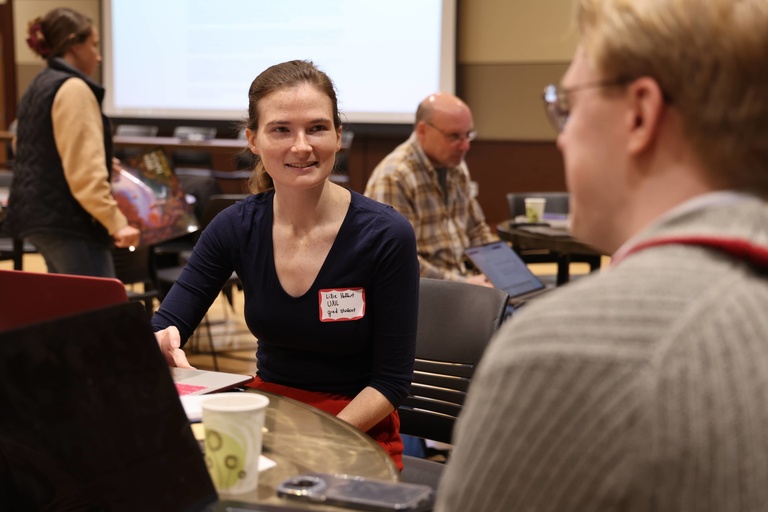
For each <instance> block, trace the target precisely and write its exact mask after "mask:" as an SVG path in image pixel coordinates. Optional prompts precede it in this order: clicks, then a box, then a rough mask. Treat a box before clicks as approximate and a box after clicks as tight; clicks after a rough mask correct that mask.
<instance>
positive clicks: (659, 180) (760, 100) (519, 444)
mask: <svg viewBox="0 0 768 512" xmlns="http://www.w3.org/2000/svg"><path fill="white" fill-rule="evenodd" d="M576 3H577V6H578V9H577V20H578V25H579V29H580V35H581V41H580V45H579V47H578V49H577V51H576V54H575V57H574V59H573V62H572V63H571V65H570V67H569V69H568V71H567V72H566V74H565V75H564V77H563V79H562V82H561V84H560V85H559V86H550V87H548V88H547V89H546V93H545V101H546V105H547V108H548V110H549V113H550V114H551V116H552V118H553V120H554V122H555V124H556V126H557V127H558V129H559V130H560V135H559V137H558V139H557V145H558V147H559V149H560V150H561V151H562V153H563V155H564V159H565V169H566V183H567V185H568V189H569V191H570V194H571V208H572V209H571V214H572V219H573V225H572V230H573V232H574V235H575V236H576V237H578V238H580V239H582V240H583V241H585V242H587V243H589V244H590V245H593V246H595V247H597V248H599V249H600V250H602V251H605V254H611V255H613V259H612V263H611V267H610V268H609V269H608V270H607V271H604V272H601V273H600V274H595V275H590V276H586V277H584V278H582V279H579V280H578V281H576V282H574V283H571V284H570V285H569V286H567V287H565V288H562V289H560V290H558V291H556V292H553V293H552V294H550V295H548V296H546V297H544V298H542V300H541V301H540V302H539V301H537V302H535V303H531V304H530V305H528V306H527V307H526V308H525V309H524V310H523V311H522V312H521V313H520V314H519V316H516V317H515V318H513V319H512V320H511V321H510V322H508V323H507V324H506V325H505V326H502V328H501V330H500V331H499V333H498V334H497V336H496V337H495V339H494V340H493V341H492V343H491V345H490V346H489V348H488V351H487V353H486V354H485V356H484V358H483V360H482V362H481V364H480V366H479V368H478V371H477V373H476V377H475V378H474V380H473V382H472V385H471V389H470V393H469V398H468V400H467V403H466V407H465V408H464V410H463V413H462V415H461V418H460V420H459V422H458V423H457V427H456V430H455V432H454V444H455V448H454V453H453V457H452V459H451V460H450V461H449V463H448V467H447V469H446V473H445V475H444V478H443V480H442V482H441V484H440V487H439V492H438V503H437V506H436V508H437V510H440V511H443V512H445V511H454V510H455V511H467V510H472V511H473V512H483V511H490V510H498V511H505V512H513V511H534V510H535V511H537V512H545V511H557V512H567V511H586V510H590V511H608V510H631V511H655V512H660V511H661V512H666V511H669V512H672V511H674V512H707V511H728V512H730V511H737V510H738V511H757V510H766V506H767V504H768V487H767V486H766V485H765V482H766V481H768V457H766V454H768V435H766V432H768V401H767V400H766V397H768V343H767V342H766V340H768V315H766V314H765V311H766V310H768V205H766V202H765V200H764V198H765V197H766V194H767V193H768V137H766V134H768V87H766V77H768V31H767V30H765V27H766V26H768V2H765V0H707V1H702V0H643V1H642V2H639V1H636V0H577V2H576ZM500 446H503V447H504V449H499V447H500Z"/></svg>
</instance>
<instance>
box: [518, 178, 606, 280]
mask: <svg viewBox="0 0 768 512" xmlns="http://www.w3.org/2000/svg"><path fill="white" fill-rule="evenodd" d="M526 197H543V198H544V199H546V200H547V202H546V205H545V207H544V210H545V213H556V214H568V213H569V212H570V199H569V198H570V196H569V194H568V192H523V193H512V192H510V193H508V194H507V205H508V206H509V218H510V219H511V220H512V221H514V220H515V217H520V216H525V198H526ZM513 248H514V249H515V252H517V253H518V254H519V255H520V257H521V258H522V259H523V261H525V262H526V263H557V264H566V265H567V264H569V263H571V262H574V263H587V264H588V265H589V269H590V271H595V270H598V269H599V268H600V265H601V257H600V256H599V255H594V254H571V255H570V259H569V260H567V261H564V258H565V259H567V258H569V256H568V255H563V254H559V253H556V252H552V251H548V250H546V249H520V248H518V247H513Z"/></svg>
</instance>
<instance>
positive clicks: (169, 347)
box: [155, 325, 193, 368]
mask: <svg viewBox="0 0 768 512" xmlns="http://www.w3.org/2000/svg"><path fill="white" fill-rule="evenodd" d="M155 338H156V339H157V343H158V345H160V351H161V352H162V353H163V356H165V360H166V361H167V362H168V366H176V367H178V368H193V366H192V365H190V364H189V361H187V355H186V354H185V353H184V351H183V350H181V348H179V347H181V335H180V334H179V330H178V329H177V328H176V327H174V326H173V325H172V326H170V327H166V328H165V329H163V330H162V331H157V332H156V333H155Z"/></svg>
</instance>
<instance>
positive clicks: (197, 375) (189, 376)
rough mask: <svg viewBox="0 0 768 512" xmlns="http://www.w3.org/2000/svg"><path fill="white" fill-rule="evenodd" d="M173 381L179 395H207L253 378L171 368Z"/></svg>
mask: <svg viewBox="0 0 768 512" xmlns="http://www.w3.org/2000/svg"><path fill="white" fill-rule="evenodd" d="M171 375H172V376H173V382H174V384H176V390H177V391H178V392H179V395H182V396H184V395H205V394H208V393H215V392H216V391H224V390H227V389H231V388H233V387H235V386H239V385H240V384H245V383H246V382H249V381H251V380H253V377H251V376H250V375H240V374H236V373H225V372H212V371H208V370H196V369H191V368H171Z"/></svg>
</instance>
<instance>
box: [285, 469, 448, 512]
mask: <svg viewBox="0 0 768 512" xmlns="http://www.w3.org/2000/svg"><path fill="white" fill-rule="evenodd" d="M433 494H434V492H433V490H432V488H431V487H429V486H427V485H421V484H410V483H403V482H389V481H386V480H376V479H372V478H363V477H359V476H353V475H343V474H330V473H304V474H301V475H298V476H294V477H291V478H289V479H287V480H285V481H283V482H282V483H280V485H278V487H277V495H278V496H282V497H284V498H290V499H296V500H304V501H308V502H313V503H323V504H326V505H338V506H343V507H347V508H353V509H357V510H368V511H372V512H390V511H405V512H417V511H419V510H423V509H424V508H425V506H426V505H428V504H430V503H431V502H432V500H433Z"/></svg>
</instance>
